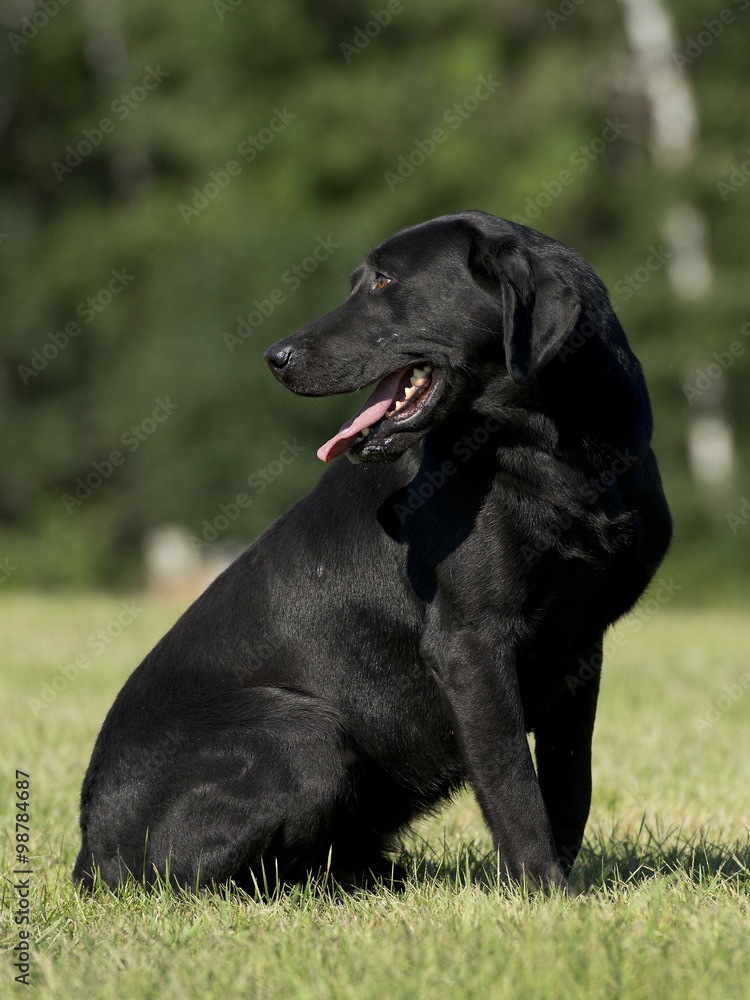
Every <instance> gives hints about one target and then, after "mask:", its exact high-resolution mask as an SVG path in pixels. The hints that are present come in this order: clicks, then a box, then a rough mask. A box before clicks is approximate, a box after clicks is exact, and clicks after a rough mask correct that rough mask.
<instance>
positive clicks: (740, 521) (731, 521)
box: [726, 497, 750, 535]
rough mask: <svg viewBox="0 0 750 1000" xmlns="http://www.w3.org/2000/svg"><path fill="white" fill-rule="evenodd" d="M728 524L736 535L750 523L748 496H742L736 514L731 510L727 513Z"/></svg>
mask: <svg viewBox="0 0 750 1000" xmlns="http://www.w3.org/2000/svg"><path fill="white" fill-rule="evenodd" d="M726 519H727V524H728V525H729V527H730V528H731V529H732V534H733V535H736V534H737V532H738V531H740V530H741V529H742V528H744V527H745V526H746V525H747V524H750V500H748V499H747V498H746V497H740V506H739V509H738V511H737V513H736V514H733V513H732V512H731V511H730V512H729V513H728V514H727V515H726Z"/></svg>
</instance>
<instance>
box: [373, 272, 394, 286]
mask: <svg viewBox="0 0 750 1000" xmlns="http://www.w3.org/2000/svg"><path fill="white" fill-rule="evenodd" d="M390 283H391V279H390V278H389V277H388V275H386V274H376V275H375V281H373V283H372V287H373V288H385V286H386V285H390Z"/></svg>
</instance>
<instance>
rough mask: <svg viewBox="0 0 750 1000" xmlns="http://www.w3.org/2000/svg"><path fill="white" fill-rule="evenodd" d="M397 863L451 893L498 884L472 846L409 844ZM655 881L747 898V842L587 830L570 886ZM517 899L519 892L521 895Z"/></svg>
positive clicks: (581, 888)
mask: <svg viewBox="0 0 750 1000" xmlns="http://www.w3.org/2000/svg"><path fill="white" fill-rule="evenodd" d="M399 860H400V861H401V863H402V864H403V865H404V866H405V867H406V868H407V870H408V871H409V873H410V875H411V877H412V878H415V879H416V880H417V881H418V882H422V883H426V882H433V883H444V884H447V885H450V886H452V887H453V888H454V889H455V890H456V891H458V890H460V889H462V888H465V887H466V886H469V885H476V886H484V887H487V888H494V889H496V888H498V887H502V886H503V884H504V880H503V877H502V875H501V873H500V870H499V866H498V859H497V856H496V854H495V853H494V852H489V853H485V852H483V851H482V850H481V849H480V848H479V847H478V846H477V845H476V844H475V843H473V842H469V843H466V844H458V845H455V844H452V845H450V846H449V845H448V844H447V843H444V844H443V850H442V852H440V851H436V850H435V848H434V846H431V845H429V844H428V843H426V842H424V841H423V842H422V843H421V844H418V843H415V842H414V841H412V843H411V844H410V845H409V847H408V848H406V849H404V850H403V851H402V853H401V856H400V859H399ZM656 878H661V879H664V878H667V879H670V880H680V881H682V882H683V883H688V884H692V885H693V886H695V888H697V889H702V890H707V889H709V888H711V887H712V886H714V887H715V886H718V885H722V886H724V887H725V888H726V887H729V886H731V887H733V888H734V889H736V890H740V891H745V892H750V837H749V838H747V839H746V840H744V841H734V842H727V843H716V842H715V841H714V840H712V839H710V838H709V837H708V836H707V833H706V832H705V831H704V830H698V831H697V832H693V833H686V832H685V831H684V830H683V829H681V828H679V827H676V826H675V827H670V828H668V829H666V830H662V829H661V828H660V826H659V825H658V823H657V824H656V826H655V827H654V828H651V827H650V826H648V825H647V823H646V821H645V817H644V819H643V820H642V822H641V826H640V828H639V830H638V832H637V833H635V834H633V833H632V832H629V833H624V834H621V833H620V832H619V830H618V828H617V825H615V826H614V827H613V828H612V829H611V830H610V831H609V832H605V831H603V830H601V829H598V830H593V831H591V832H590V834H589V836H588V837H587V838H586V840H585V842H584V845H583V847H582V848H581V852H580V854H579V856H578V859H577V860H576V863H575V866H574V868H573V871H572V872H571V876H570V881H571V885H572V886H573V889H574V892H576V893H590V892H596V891H598V890H604V891H605V892H614V891H621V890H622V889H623V888H626V887H628V888H637V887H638V886H641V885H644V884H646V883H647V882H649V881H651V880H653V879H656ZM521 892H522V894H523V895H525V894H526V893H525V891H524V890H523V888H522V889H521Z"/></svg>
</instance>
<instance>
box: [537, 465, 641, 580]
mask: <svg viewBox="0 0 750 1000" xmlns="http://www.w3.org/2000/svg"><path fill="white" fill-rule="evenodd" d="M638 461H639V458H638V456H637V455H631V454H630V453H629V452H627V451H625V452H622V451H620V450H619V449H618V450H617V451H616V452H615V457H614V458H613V459H612V462H611V463H610V466H609V468H608V469H604V470H603V471H602V472H600V473H599V475H598V476H595V477H592V478H590V479H588V480H586V482H585V483H583V484H582V488H581V493H580V498H581V499H582V500H583V501H585V502H586V503H588V504H591V505H593V504H595V503H596V502H597V500H598V499H599V498H600V497H601V496H603V495H604V494H605V493H608V492H609V491H610V490H611V489H612V487H613V486H614V485H615V483H616V482H617V480H618V479H619V478H620V476H623V475H625V473H626V472H628V471H629V470H630V469H632V468H634V467H635V466H636V465H637V464H638ZM573 524H574V519H573V516H572V515H571V514H568V513H566V512H565V511H563V512H562V513H561V514H560V515H559V516H558V517H557V518H555V520H554V521H553V522H552V523H551V524H550V527H549V533H548V534H547V535H546V536H545V538H544V541H542V542H539V543H538V544H537V545H533V546H532V545H523V546H521V555H522V556H523V559H524V562H525V563H526V565H527V566H529V567H531V566H535V565H536V564H537V563H538V562H539V560H540V559H541V558H542V557H543V556H544V554H545V553H546V552H549V551H550V549H552V548H553V547H554V546H555V545H556V544H557V543H558V542H559V541H560V539H561V538H562V537H563V536H564V535H565V533H566V532H567V531H570V529H571V528H572V527H573Z"/></svg>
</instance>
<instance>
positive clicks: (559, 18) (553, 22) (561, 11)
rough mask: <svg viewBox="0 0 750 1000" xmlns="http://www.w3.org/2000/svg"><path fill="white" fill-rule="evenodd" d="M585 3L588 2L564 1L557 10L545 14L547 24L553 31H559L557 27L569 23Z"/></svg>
mask: <svg viewBox="0 0 750 1000" xmlns="http://www.w3.org/2000/svg"><path fill="white" fill-rule="evenodd" d="M585 3H586V0H562V3H561V4H560V5H559V6H558V8H557V10H546V11H545V12H544V16H545V17H546V18H547V24H548V25H549V26H550V28H552V30H553V31H557V26H558V25H559V24H562V23H563V22H564V21H567V20H568V18H569V17H571V16H572V15H573V14H575V12H576V11H577V10H578V8H579V7H582V6H583V4H585Z"/></svg>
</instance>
